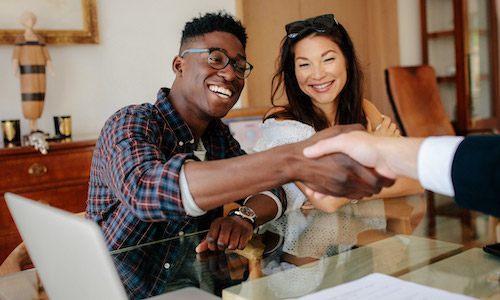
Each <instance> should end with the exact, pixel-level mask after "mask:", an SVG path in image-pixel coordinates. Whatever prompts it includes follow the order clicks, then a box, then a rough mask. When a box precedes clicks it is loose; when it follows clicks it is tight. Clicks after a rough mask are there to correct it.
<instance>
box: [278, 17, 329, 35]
mask: <svg viewBox="0 0 500 300" xmlns="http://www.w3.org/2000/svg"><path fill="white" fill-rule="evenodd" d="M338 24H339V23H338V22H337V19H335V16H334V15H333V14H328V15H321V16H317V17H314V18H309V19H306V20H305V21H295V22H292V23H289V24H287V25H286V26H285V30H286V35H287V36H288V38H290V39H294V38H296V37H297V35H299V33H300V32H301V31H302V30H304V29H306V28H309V27H310V28H313V29H314V30H316V32H325V31H327V30H328V29H330V28H332V27H333V26H334V25H338Z"/></svg>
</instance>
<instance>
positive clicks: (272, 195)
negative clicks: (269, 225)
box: [243, 191, 283, 221]
mask: <svg viewBox="0 0 500 300" xmlns="http://www.w3.org/2000/svg"><path fill="white" fill-rule="evenodd" d="M259 194H262V195H266V196H268V197H270V198H271V199H273V200H274V202H276V206H277V207H278V212H277V213H276V216H274V219H272V220H271V221H274V220H276V219H278V218H279V217H281V214H282V213H283V206H281V201H280V199H279V198H278V197H276V195H275V194H273V193H271V192H270V191H265V192H260V193H259ZM252 197H253V195H251V196H248V197H247V198H246V199H245V201H243V205H245V204H246V203H247V201H248V200H249V199H250V198H252Z"/></svg>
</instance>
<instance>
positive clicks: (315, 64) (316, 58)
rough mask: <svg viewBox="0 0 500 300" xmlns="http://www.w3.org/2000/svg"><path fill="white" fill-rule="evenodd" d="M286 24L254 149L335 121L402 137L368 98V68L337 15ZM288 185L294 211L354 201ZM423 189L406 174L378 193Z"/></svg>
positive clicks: (298, 138)
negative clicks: (281, 97)
mask: <svg viewBox="0 0 500 300" xmlns="http://www.w3.org/2000/svg"><path fill="white" fill-rule="evenodd" d="M319 20H321V22H320V21H319ZM285 28H286V36H285V37H284V38H283V40H282V44H281V54H280V55H279V58H278V70H277V71H276V73H275V75H274V77H273V81H272V85H273V92H272V96H271V103H272V104H273V105H274V107H273V108H271V110H270V111H269V112H268V113H267V114H266V117H265V121H264V124H263V125H262V130H263V138H262V139H261V140H260V141H258V142H257V144H256V146H255V149H254V150H255V151H262V150H267V149H269V148H273V147H275V146H279V145H282V144H288V143H293V142H299V141H302V140H304V139H306V138H309V137H310V136H312V135H314V134H315V133H316V132H317V131H320V130H323V129H325V128H328V127H331V126H333V125H344V124H354V123H360V124H362V125H363V126H364V127H365V128H366V130H367V131H368V132H372V133H373V134H375V135H388V136H399V130H397V129H396V125H395V124H394V123H392V122H391V120H390V119H389V118H388V117H385V116H382V115H381V114H380V112H379V111H378V110H377V109H376V108H375V106H374V105H373V104H371V102H369V101H368V100H366V99H364V98H363V73H362V71H361V68H360V65H359V62H358V58H357V55H356V52H355V50H354V45H353V43H352V41H351V38H350V37H349V34H348V33H347V31H346V30H345V28H344V27H343V26H342V25H341V24H340V23H339V22H338V21H337V20H336V19H335V16H334V15H333V14H329V15H321V16H317V17H313V18H308V19H306V20H303V21H302V20H300V21H295V22H292V23H289V24H287V25H286V26H285ZM281 87H283V89H284V90H285V91H286V96H287V100H288V104H286V105H277V104H276V103H275V99H276V96H277V95H278V93H279V90H280V88H281ZM284 188H285V191H286V192H287V199H288V201H289V202H288V209H289V210H293V209H298V208H300V207H302V208H311V207H316V208H318V209H321V210H324V211H327V212H333V211H335V210H337V209H338V207H340V206H342V205H344V204H346V203H349V202H352V200H351V199H338V198H332V197H325V198H323V199H316V198H314V197H311V196H306V195H305V193H304V191H305V186H304V185H303V184H302V183H300V182H296V183H295V184H294V183H289V184H287V185H286V186H284ZM419 192H422V189H421V187H420V185H419V184H418V182H416V181H414V180H410V179H406V178H403V179H401V180H398V181H397V183H396V184H395V186H394V187H391V188H389V189H388V190H387V191H385V192H382V193H381V194H379V195H376V196H375V197H378V198H381V197H386V196H399V195H401V194H414V193H419ZM306 201H307V202H306ZM353 203H354V202H353Z"/></svg>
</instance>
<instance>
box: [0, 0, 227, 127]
mask: <svg viewBox="0 0 500 300" xmlns="http://www.w3.org/2000/svg"><path fill="white" fill-rule="evenodd" d="M21 3H22V2H21V1H19V2H18V5H20V6H21V5H22V4H21ZM180 3H182V4H179V1H174V0H148V1H146V2H144V1H121V0H97V14H98V22H99V34H100V40H101V43H100V44H99V45H77V46H49V47H48V49H49V52H50V55H51V57H52V61H53V65H54V69H55V71H56V77H55V78H51V77H50V76H47V91H46V101H45V108H44V112H43V115H42V117H41V118H40V119H39V121H38V128H40V129H42V130H44V131H47V132H49V133H50V134H54V125H53V120H52V117H53V116H55V115H71V116H72V123H73V124H72V125H73V134H74V136H90V137H97V135H98V133H99V131H100V129H101V127H102V125H103V124H104V122H105V121H106V119H107V118H108V117H109V116H110V115H111V114H112V113H113V112H115V111H116V110H117V109H118V108H120V107H122V106H124V105H128V104H132V103H142V102H154V101H155V99H156V93H157V91H158V89H159V88H160V87H163V86H167V87H168V86H170V84H171V83H172V82H173V79H174V75H173V72H172V70H171V62H172V58H173V57H174V56H175V55H176V54H177V51H178V47H179V40H180V37H181V32H182V27H183V25H184V23H185V22H186V21H188V20H190V19H192V18H193V17H196V16H198V15H199V13H200V12H209V11H217V10H220V9H225V10H226V11H227V12H229V13H231V14H235V3H234V0H204V1H198V0H184V1H182V2H180ZM23 10H24V9H23ZM26 10H29V8H27V9H26ZM35 29H36V26H35ZM12 50H13V47H11V46H0V119H1V120H5V119H21V132H22V134H27V133H28V131H29V125H28V121H27V120H25V119H24V118H23V116H22V111H21V100H20V87H19V79H18V78H15V77H14V76H13V75H12V64H11V59H12Z"/></svg>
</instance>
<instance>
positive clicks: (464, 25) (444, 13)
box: [420, 0, 500, 134]
mask: <svg viewBox="0 0 500 300" xmlns="http://www.w3.org/2000/svg"><path fill="white" fill-rule="evenodd" d="M420 7H421V9H420V10H421V24H422V31H421V32H422V54H423V55H422V56H423V62H424V64H429V65H431V66H433V67H434V69H435V70H436V74H437V75H438V84H439V90H440V94H441V98H442V100H443V104H444V106H445V108H446V111H447V113H448V116H449V117H450V119H451V120H452V121H453V124H454V126H455V129H456V130H457V132H458V133H459V134H460V133H465V132H466V131H468V130H471V129H485V128H496V129H498V128H499V124H500V102H499V91H498V81H499V78H498V46H497V40H498V37H497V16H496V7H495V1H494V0H420Z"/></svg>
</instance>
